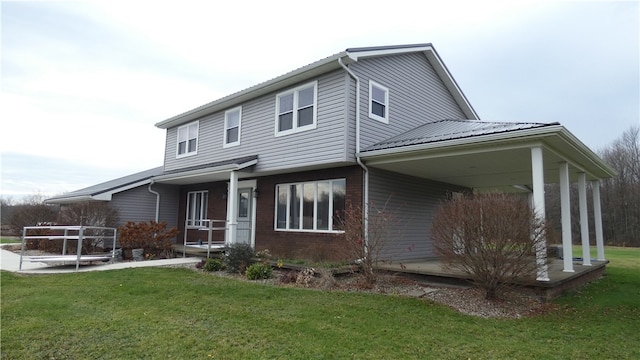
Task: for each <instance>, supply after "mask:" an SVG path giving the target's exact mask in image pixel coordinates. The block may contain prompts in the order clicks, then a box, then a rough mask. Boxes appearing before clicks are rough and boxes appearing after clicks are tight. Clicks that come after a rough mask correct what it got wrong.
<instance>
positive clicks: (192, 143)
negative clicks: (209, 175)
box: [176, 121, 198, 157]
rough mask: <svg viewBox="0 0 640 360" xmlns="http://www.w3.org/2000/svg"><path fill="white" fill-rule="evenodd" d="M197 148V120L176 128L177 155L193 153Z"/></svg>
mask: <svg viewBox="0 0 640 360" xmlns="http://www.w3.org/2000/svg"><path fill="white" fill-rule="evenodd" d="M197 150H198V122H197V121H196V122H192V123H191V124H187V125H184V126H181V127H179V128H178V148H177V151H176V156H177V157H182V156H187V155H194V154H195V153H196V151H197Z"/></svg>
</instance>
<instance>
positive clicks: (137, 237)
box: [118, 220, 178, 257]
mask: <svg viewBox="0 0 640 360" xmlns="http://www.w3.org/2000/svg"><path fill="white" fill-rule="evenodd" d="M118 234H119V240H120V246H122V249H123V250H131V249H140V248H141V249H144V253H145V254H154V255H156V256H159V257H169V255H170V254H171V253H172V251H173V242H172V239H173V238H175V237H176V236H177V235H178V229H176V228H175V227H173V228H171V229H169V230H167V223H166V222H160V223H158V222H155V221H153V220H152V221H149V222H148V223H147V222H144V221H142V222H139V223H134V222H131V221H129V222H127V223H126V224H125V225H124V226H120V227H119V228H118Z"/></svg>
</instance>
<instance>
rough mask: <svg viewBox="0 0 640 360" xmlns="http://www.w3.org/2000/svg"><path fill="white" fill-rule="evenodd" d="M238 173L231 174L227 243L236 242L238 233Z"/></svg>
mask: <svg viewBox="0 0 640 360" xmlns="http://www.w3.org/2000/svg"><path fill="white" fill-rule="evenodd" d="M237 206H238V174H237V173H236V172H235V171H232V172H231V175H230V176H229V194H228V196H227V226H228V228H229V230H228V231H227V243H228V244H235V243H236V240H237V233H238V209H237Z"/></svg>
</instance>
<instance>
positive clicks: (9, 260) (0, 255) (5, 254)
mask: <svg viewBox="0 0 640 360" xmlns="http://www.w3.org/2000/svg"><path fill="white" fill-rule="evenodd" d="M200 260H202V259H201V258H198V257H185V258H182V257H180V258H173V259H160V260H145V261H123V262H117V263H111V262H109V263H102V264H98V265H96V264H82V263H81V264H80V268H79V269H78V271H77V272H86V271H105V270H117V269H128V268H138V267H148V266H179V265H186V264H195V263H197V262H200ZM19 268H20V254H16V253H14V252H12V251H8V250H5V249H3V248H0V270H5V271H11V272H17V273H21V274H61V273H73V272H76V263H75V261H73V262H70V263H68V264H66V265H57V266H52V265H47V264H45V263H41V262H29V261H24V259H23V261H22V270H18V269H19Z"/></svg>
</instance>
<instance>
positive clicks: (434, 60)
mask: <svg viewBox="0 0 640 360" xmlns="http://www.w3.org/2000/svg"><path fill="white" fill-rule="evenodd" d="M420 51H421V52H423V53H424V55H425V56H426V57H427V60H429V63H430V64H431V66H433V68H434V69H435V71H436V73H437V74H438V76H439V77H440V79H442V82H443V83H444V84H445V86H446V87H447V89H448V90H449V92H450V93H451V95H452V96H453V97H454V99H455V100H456V103H458V105H459V106H460V108H461V109H462V112H463V113H464V115H465V116H466V117H467V119H469V120H480V116H478V114H477V113H476V111H475V110H474V109H473V107H472V106H471V103H469V100H467V97H466V96H465V95H464V93H463V92H462V90H461V89H460V87H459V86H458V83H457V82H456V81H455V79H454V78H453V76H452V75H451V73H450V72H449V69H447V66H446V65H445V64H444V62H443V61H442V59H441V58H440V55H438V52H437V51H436V49H435V48H434V47H433V45H431V44H424V45H417V46H407V47H389V48H388V49H384V48H381V49H372V50H361V51H351V52H348V55H349V58H351V59H352V60H354V61H358V60H359V59H360V58H368V57H376V56H386V55H398V54H404V53H411V52H420Z"/></svg>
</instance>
